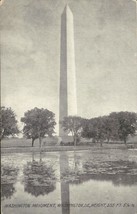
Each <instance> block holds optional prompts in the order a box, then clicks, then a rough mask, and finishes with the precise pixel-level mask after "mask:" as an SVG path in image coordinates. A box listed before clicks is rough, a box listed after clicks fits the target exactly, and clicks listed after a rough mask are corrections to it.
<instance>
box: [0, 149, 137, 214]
mask: <svg viewBox="0 0 137 214" xmlns="http://www.w3.org/2000/svg"><path fill="white" fill-rule="evenodd" d="M105 152H106V151H105ZM128 152H129V151H127V154H126V155H125V159H124V158H123V160H121V155H120V154H117V155H118V156H119V159H118V157H116V158H114V156H115V154H114V151H112V154H111V152H110V151H109V154H110V156H109V157H108V156H107V154H104V153H102V154H101V153H99V152H96V153H94V152H91V151H89V152H88V151H87V152H61V153H56V152H55V153H42V154H38V153H37V154H32V156H30V154H21V156H19V154H12V155H14V157H11V159H8V158H7V157H6V156H2V173H1V177H2V193H1V195H2V207H3V213H4V214H7V213H9V212H10V213H15V214H16V213H21V214H22V213H23V208H18V209H17V208H12V209H11V208H10V210H9V209H8V208H5V205H6V204H22V203H28V204H33V203H34V204H36V203H37V204H45V203H56V205H58V204H61V205H62V206H60V207H56V209H54V208H53V209H51V208H50V209H47V208H44V207H43V208H41V213H43V214H44V213H45V212H46V213H62V214H69V213H71V214H75V213H88V214H89V213H91V211H92V213H96V214H100V213H107V214H109V213H120V214H121V213H122V214H125V213H126V214H128V213H131V214H132V213H133V214H134V213H135V209H136V208H135V207H133V206H130V207H127V208H126V207H125V208H124V207H122V208H115V209H114V208H90V209H89V208H80V207H73V206H71V205H72V204H80V203H82V204H87V203H90V204H93V203H122V204H124V203H129V204H130V205H133V204H134V205H135V206H137V204H136V192H137V160H136V155H135V154H128ZM129 153H130V152H129ZM127 155H128V156H129V157H130V158H129V159H130V161H126V160H127ZM103 157H104V159H103ZM17 159H18V162H17ZM10 160H12V161H10ZM69 205H70V206H69ZM45 209H46V210H45ZM103 209H104V211H103ZM11 211H12V212H11ZM26 213H34V214H35V213H38V208H37V209H36V208H34V207H31V208H29V209H26Z"/></svg>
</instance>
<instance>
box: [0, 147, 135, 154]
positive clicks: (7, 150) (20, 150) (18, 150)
mask: <svg viewBox="0 0 137 214" xmlns="http://www.w3.org/2000/svg"><path fill="white" fill-rule="evenodd" d="M104 149H122V150H125V149H132V148H127V147H125V145H119V146H118V145H109V146H108V145H107V146H106V145H104V146H102V147H101V146H77V147H74V146H45V147H42V148H41V149H40V148H39V147H29V146H27V147H20V146H19V147H1V154H5V153H24V152H27V153H29V152H61V151H63V152H65V151H66V152H67V151H84V150H86V151H87V150H89V151H90V150H92V151H94V150H104ZM133 150H136V148H133Z"/></svg>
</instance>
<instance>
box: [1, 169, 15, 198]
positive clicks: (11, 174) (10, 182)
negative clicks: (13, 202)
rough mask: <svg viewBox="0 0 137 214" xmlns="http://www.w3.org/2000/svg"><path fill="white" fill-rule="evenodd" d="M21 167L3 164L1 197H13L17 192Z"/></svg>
mask: <svg viewBox="0 0 137 214" xmlns="http://www.w3.org/2000/svg"><path fill="white" fill-rule="evenodd" d="M18 171H19V169H18V168H17V167H13V166H10V165H8V166H7V165H1V198H2V200H4V199H6V198H11V196H12V195H13V194H14V193H15V192H16V190H15V187H14V185H15V183H16V181H17V176H18Z"/></svg>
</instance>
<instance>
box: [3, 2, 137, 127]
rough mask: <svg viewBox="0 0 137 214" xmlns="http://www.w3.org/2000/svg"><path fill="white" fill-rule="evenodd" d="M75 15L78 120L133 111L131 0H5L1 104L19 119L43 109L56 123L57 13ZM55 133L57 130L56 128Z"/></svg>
mask: <svg viewBox="0 0 137 214" xmlns="http://www.w3.org/2000/svg"><path fill="white" fill-rule="evenodd" d="M67 3H68V4H69V7H70V9H71V11H72V13H73V18H74V42H75V63H76V80H77V81H76V86H77V106H78V115H79V116H81V117H85V118H91V117H97V116H101V115H107V114H109V113H110V112H113V111H133V112H137V35H136V24H137V20H136V5H135V2H134V1H133V0H5V1H4V2H3V4H2V5H1V7H0V10H1V12H0V20H1V26H0V29H1V77H2V80H1V88H2V93H1V103H2V105H3V106H6V107H11V108H12V109H13V110H14V111H15V113H16V115H17V118H18V120H19V121H20V118H21V117H22V116H23V115H24V112H26V111H27V110H29V109H32V108H34V107H39V108H47V109H49V110H51V111H53V112H54V113H55V115H56V119H57V121H58V116H59V115H58V114H59V75H60V28H61V14H62V12H63V10H64V7H65V5H66V4H67ZM57 130H58V128H57Z"/></svg>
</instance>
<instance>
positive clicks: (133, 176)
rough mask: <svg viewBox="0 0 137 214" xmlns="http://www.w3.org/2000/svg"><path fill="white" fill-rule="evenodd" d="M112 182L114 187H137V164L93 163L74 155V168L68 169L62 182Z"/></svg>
mask: <svg viewBox="0 0 137 214" xmlns="http://www.w3.org/2000/svg"><path fill="white" fill-rule="evenodd" d="M91 179H92V180H99V181H112V182H113V184H114V185H116V186H118V185H129V186H131V185H136V184H137V163H136V162H130V161H122V160H120V161H105V162H101V161H100V162H93V161H90V160H89V161H84V160H82V159H81V160H80V159H79V157H78V156H77V155H76V154H74V167H72V166H69V165H68V167H66V170H64V171H63V173H62V174H61V180H63V181H65V182H68V183H71V184H81V183H83V182H85V181H88V180H91Z"/></svg>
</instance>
